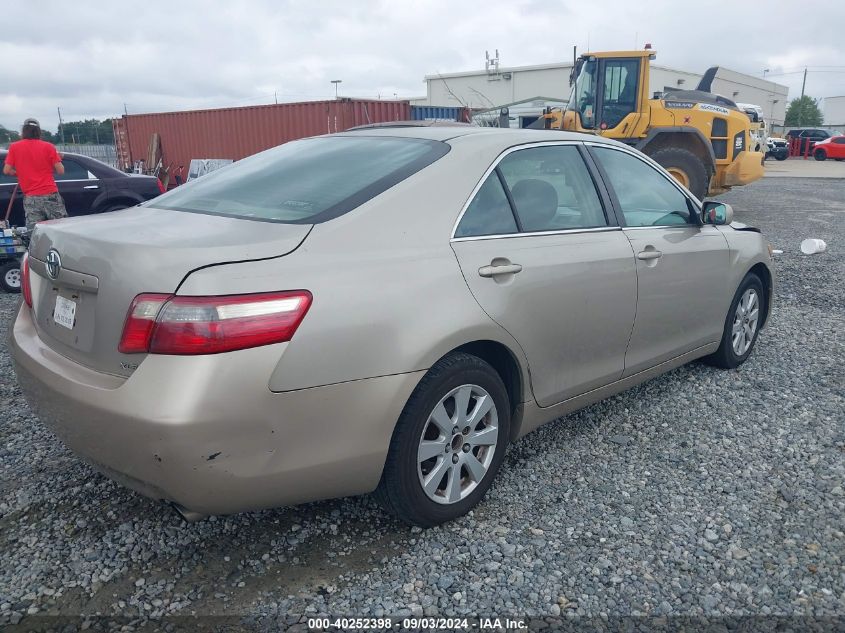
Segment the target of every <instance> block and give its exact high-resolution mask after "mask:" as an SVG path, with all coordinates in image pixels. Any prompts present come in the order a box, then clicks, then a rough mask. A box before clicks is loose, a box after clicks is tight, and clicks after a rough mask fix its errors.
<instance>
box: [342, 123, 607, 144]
mask: <svg viewBox="0 0 845 633" xmlns="http://www.w3.org/2000/svg"><path fill="white" fill-rule="evenodd" d="M337 136H391V137H400V138H418V139H426V140H431V141H451V140H453V139H459V138H462V137H469V136H472V137H474V138H475V139H478V140H482V139H484V140H488V141H489V142H490V144H491V145H496V144H502V145H505V146H507V145H518V144H520V143H532V142H542V141H587V140H589V141H595V142H598V143H606V144H608V145H618V144H619V143H618V142H617V141H613V140H610V139H606V138H603V137H601V136H598V135H595V134H584V133H580V132H564V131H561V130H531V129H525V128H497V127H480V126H474V125H466V126H463V125H461V126H428V127H421V126H411V125H408V126H396V125H394V126H385V127H367V128H358V129H356V130H348V131H346V132H340V133H338V134H337Z"/></svg>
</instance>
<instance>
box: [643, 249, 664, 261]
mask: <svg viewBox="0 0 845 633" xmlns="http://www.w3.org/2000/svg"><path fill="white" fill-rule="evenodd" d="M661 257H663V253H661V252H660V251H640V252H639V253H637V259H645V260H648V259H660V258H661Z"/></svg>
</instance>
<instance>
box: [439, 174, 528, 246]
mask: <svg viewBox="0 0 845 633" xmlns="http://www.w3.org/2000/svg"><path fill="white" fill-rule="evenodd" d="M517 231H518V229H517V226H516V220H515V219H514V217H513V211H511V205H510V202H508V197H507V195H506V194H505V190H504V188H502V182H501V180H500V179H499V174H498V173H496V172H495V171H494V172H492V173H491V174H490V175H489V176H487V180H485V181H484V184H483V185H481V189H479V190H478V193H477V194H475V197H474V198H473V199H472V202H470V204H469V206H468V207H467V210H466V213H464V216H463V217H462V218H461V223H460V224H459V225H458V228H457V230H456V231H455V237H471V236H474V235H505V234H508V233H516V232H517Z"/></svg>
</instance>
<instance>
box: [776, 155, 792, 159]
mask: <svg viewBox="0 0 845 633" xmlns="http://www.w3.org/2000/svg"><path fill="white" fill-rule="evenodd" d="M775 158H776V159H777V160H786V159H787V158H789V156H783V155H780V154H778V155H777V156H775Z"/></svg>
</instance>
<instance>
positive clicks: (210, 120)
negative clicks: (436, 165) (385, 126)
mask: <svg viewBox="0 0 845 633" xmlns="http://www.w3.org/2000/svg"><path fill="white" fill-rule="evenodd" d="M410 116H411V115H410V104H409V103H408V102H407V101H367V100H359V99H347V98H343V99H337V100H332V101H308V102H303V103H280V104H272V105H262V106H249V107H242V108H221V109H217V110H187V111H183V112H161V113H154V114H129V115H124V116H122V117H121V118H119V119H114V121H113V125H114V132H115V134H114V137H115V145H116V146H117V157H118V166H119V167H120V168H121V169H127V168H129V167H130V166H131V165H132V164H133V162H134V161H137V160H145V161H146V159H147V153H148V151H149V145H150V138H151V137H152V135H153V134H155V133H158V134H159V136H160V138H161V155H162V164H163V165H164V167H167V166H169V165H172V167H171V173H175V172H176V170H177V169H178V168H179V166H180V165H181V166H183V167H184V172H183V178H185V177H187V173H188V166H189V165H190V163H191V159H192V158H231V159H233V160H238V159H241V158H245V157H247V156H251V155H252V154H257V153H258V152H260V151H262V150H265V149H269V148H271V147H275V146H277V145H281V144H282V143H285V142H287V141H292V140H294V139H298V138H305V137H308V136H317V135H320V134H329V133H332V132H343V131H344V130H348V129H349V128H351V127H355V126H356V125H366V124H369V123H382V122H386V121H406V120H409V119H410ZM145 167H146V169H153V168H154V167H155V165H146V166H145ZM171 183H173V178H171Z"/></svg>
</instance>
